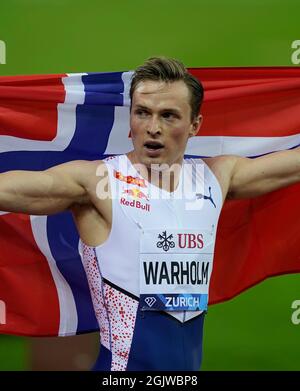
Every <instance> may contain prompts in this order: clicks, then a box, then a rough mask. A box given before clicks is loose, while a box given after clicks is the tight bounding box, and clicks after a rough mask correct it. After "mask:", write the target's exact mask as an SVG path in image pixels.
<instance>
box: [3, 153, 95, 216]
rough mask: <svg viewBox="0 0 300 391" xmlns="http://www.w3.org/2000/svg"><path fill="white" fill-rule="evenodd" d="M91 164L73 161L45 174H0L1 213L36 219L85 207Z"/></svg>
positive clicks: (46, 171) (35, 172)
mask: <svg viewBox="0 0 300 391" xmlns="http://www.w3.org/2000/svg"><path fill="white" fill-rule="evenodd" d="M90 164H91V163H90V162H86V161H73V162H69V163H64V164H61V165H58V166H55V167H53V168H50V169H48V170H45V171H9V172H5V173H2V174H0V210H1V211H8V212H21V213H27V214H33V215H46V214H53V213H57V212H61V211H63V210H66V209H68V208H70V207H71V206H72V205H73V204H75V203H86V202H87V201H88V194H87V191H86V186H85V180H86V178H87V177H88V168H89V167H90V166H89V165H90Z"/></svg>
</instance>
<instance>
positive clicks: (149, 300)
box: [145, 297, 156, 307]
mask: <svg viewBox="0 0 300 391" xmlns="http://www.w3.org/2000/svg"><path fill="white" fill-rule="evenodd" d="M145 302H146V304H148V306H149V307H152V306H153V304H154V303H155V302H156V298H155V297H146V299H145Z"/></svg>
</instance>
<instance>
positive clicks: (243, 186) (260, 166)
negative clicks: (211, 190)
mask: <svg viewBox="0 0 300 391" xmlns="http://www.w3.org/2000/svg"><path fill="white" fill-rule="evenodd" d="M229 159H231V167H232V171H231V175H230V181H229V187H228V194H227V198H249V197H255V196H259V195H262V194H265V193H268V192H271V191H273V190H277V189H280V188H282V187H286V186H289V185H292V184H294V183H297V182H299V181H300V148H296V149H294V150H291V151H280V152H274V153H272V154H269V155H266V156H262V157H259V158H256V159H248V158H242V157H237V156H232V157H230V158H229Z"/></svg>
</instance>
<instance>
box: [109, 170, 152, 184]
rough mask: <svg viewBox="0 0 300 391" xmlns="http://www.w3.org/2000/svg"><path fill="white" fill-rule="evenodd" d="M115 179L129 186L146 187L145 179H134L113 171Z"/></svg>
mask: <svg viewBox="0 0 300 391" xmlns="http://www.w3.org/2000/svg"><path fill="white" fill-rule="evenodd" d="M114 176H115V178H117V179H119V181H122V182H126V183H128V184H130V185H136V186H140V187H147V186H146V182H145V179H143V178H138V177H134V176H131V175H123V174H122V173H121V172H120V171H114Z"/></svg>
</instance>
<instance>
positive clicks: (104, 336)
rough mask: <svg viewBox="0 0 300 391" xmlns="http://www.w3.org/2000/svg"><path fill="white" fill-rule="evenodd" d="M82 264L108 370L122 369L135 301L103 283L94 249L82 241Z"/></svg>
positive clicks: (124, 366) (134, 318)
mask: <svg viewBox="0 0 300 391" xmlns="http://www.w3.org/2000/svg"><path fill="white" fill-rule="evenodd" d="M83 265H84V268H85V271H86V275H87V278H88V282H89V287H90V291H91V296H92V300H93V305H94V309H95V314H96V318H97V320H98V323H99V328H100V336H101V343H102V345H104V346H105V347H106V348H107V349H109V350H110V351H111V353H112V363H111V370H112V371H125V370H126V367H127V363H128V357H129V353H130V348H131V342H132V338H133V332H134V325H135V320H136V313H137V309H138V301H137V300H135V299H133V298H131V297H129V296H127V295H126V294H125V293H123V292H120V291H119V290H117V289H115V288H113V287H111V286H110V285H108V284H105V283H104V282H103V279H102V276H101V273H100V270H99V265H98V260H97V257H96V254H95V250H94V249H93V248H92V247H88V246H86V245H84V244H83Z"/></svg>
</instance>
